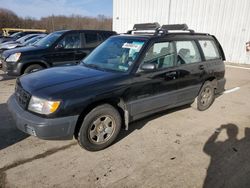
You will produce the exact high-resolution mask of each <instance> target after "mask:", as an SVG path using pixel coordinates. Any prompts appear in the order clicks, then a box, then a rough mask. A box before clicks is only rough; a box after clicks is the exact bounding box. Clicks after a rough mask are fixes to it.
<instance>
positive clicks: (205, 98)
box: [197, 81, 215, 111]
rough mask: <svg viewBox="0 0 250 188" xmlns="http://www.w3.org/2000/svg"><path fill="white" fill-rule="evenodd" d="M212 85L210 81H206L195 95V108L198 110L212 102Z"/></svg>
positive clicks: (206, 107)
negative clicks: (196, 95)
mask: <svg viewBox="0 0 250 188" xmlns="http://www.w3.org/2000/svg"><path fill="white" fill-rule="evenodd" d="M214 99H215V95H214V87H213V85H212V83H211V82H210V81H206V82H205V83H204V85H203V86H202V88H201V90H200V92H199V95H198V97H197V108H198V110H200V111H204V110H206V109H208V108H209V107H210V106H211V105H212V104H213V102H214Z"/></svg>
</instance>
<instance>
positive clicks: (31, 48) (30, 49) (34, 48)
mask: <svg viewBox="0 0 250 188" xmlns="http://www.w3.org/2000/svg"><path fill="white" fill-rule="evenodd" d="M44 49H45V48H44V47H38V46H24V47H21V48H14V49H10V50H5V51H4V52H3V54H2V55H3V57H5V58H7V57H9V56H10V55H11V54H14V53H23V54H25V53H26V52H29V53H30V52H34V53H36V52H37V51H40V50H44Z"/></svg>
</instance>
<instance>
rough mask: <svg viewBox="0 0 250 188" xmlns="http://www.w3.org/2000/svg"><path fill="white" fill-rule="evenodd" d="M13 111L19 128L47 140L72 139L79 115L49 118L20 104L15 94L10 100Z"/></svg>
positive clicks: (10, 109)
mask: <svg viewBox="0 0 250 188" xmlns="http://www.w3.org/2000/svg"><path fill="white" fill-rule="evenodd" d="M8 109H9V111H10V112H11V114H12V116H13V118H14V120H15V122H16V126H17V128H18V129H20V130H21V131H23V132H25V133H28V134H30V135H33V136H37V137H38V138H41V139H45V140H68V139H72V138H73V135H74V130H75V126H76V122H77V119H78V115H76V116H68V117H61V118H53V119H47V118H42V117H39V116H37V115H34V114H32V113H30V112H28V111H26V110H24V109H23V108H21V107H20V106H19V104H18V103H17V101H16V98H15V96H14V95H12V96H11V97H10V98H9V100H8Z"/></svg>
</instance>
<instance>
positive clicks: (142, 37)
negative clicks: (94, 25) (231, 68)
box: [113, 32, 212, 40]
mask: <svg viewBox="0 0 250 188" xmlns="http://www.w3.org/2000/svg"><path fill="white" fill-rule="evenodd" d="M115 37H123V38H133V39H138V40H149V39H161V38H162V39H166V38H168V39H171V38H175V39H211V38H212V35H210V34H208V33H187V32H174V33H166V34H160V35H152V34H127V33H125V34H119V35H116V36H113V38H115Z"/></svg>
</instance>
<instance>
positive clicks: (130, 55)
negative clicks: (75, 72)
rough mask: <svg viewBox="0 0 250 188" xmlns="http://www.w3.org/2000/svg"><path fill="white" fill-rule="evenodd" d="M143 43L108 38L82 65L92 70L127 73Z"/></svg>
mask: <svg viewBox="0 0 250 188" xmlns="http://www.w3.org/2000/svg"><path fill="white" fill-rule="evenodd" d="M144 43H145V41H144V40H137V39H136V40H134V39H128V38H118V37H114V38H110V39H108V40H106V41H105V42H103V43H102V44H101V45H100V46H98V47H97V48H96V49H95V50H94V51H93V52H92V53H91V54H90V55H89V56H88V57H86V58H85V59H84V62H83V64H84V65H85V66H91V67H94V68H100V69H106V70H113V71H118V72H127V71H128V70H129V67H131V66H132V65H133V63H134V62H135V60H136V59H137V56H138V54H139V52H140V51H141V48H142V47H143V45H144Z"/></svg>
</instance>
